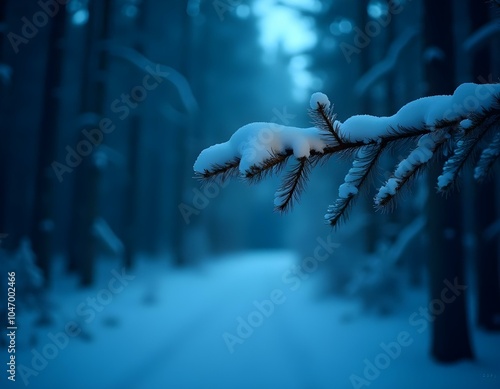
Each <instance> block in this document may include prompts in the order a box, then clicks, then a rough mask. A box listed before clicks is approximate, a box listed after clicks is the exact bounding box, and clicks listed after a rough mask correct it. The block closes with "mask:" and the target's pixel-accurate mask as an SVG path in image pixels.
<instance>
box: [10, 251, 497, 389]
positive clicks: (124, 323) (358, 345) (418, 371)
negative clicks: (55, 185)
mask: <svg viewBox="0 0 500 389" xmlns="http://www.w3.org/2000/svg"><path fill="white" fill-rule="evenodd" d="M296 260H297V258H296V257H295V256H294V255H293V254H292V253H288V252H276V251H275V252H255V253H248V254H240V255H238V256H237V257H235V256H234V255H233V257H226V258H216V259H214V260H212V261H209V262H207V265H204V266H202V267H198V268H196V269H188V270H175V269H169V268H166V267H165V266H164V262H163V261H161V260H157V261H156V262H154V261H150V260H149V261H146V260H143V261H141V263H140V265H139V266H138V267H137V269H135V270H134V271H133V272H132V273H130V274H132V275H133V276H135V278H134V279H133V280H128V281H123V280H122V281H123V284H124V283H127V285H126V286H124V288H123V290H122V291H119V292H118V291H117V290H118V289H121V288H119V286H120V283H119V281H113V282H112V283H111V284H110V281H111V280H112V279H113V278H116V275H112V273H110V270H111V269H113V268H114V269H116V270H118V272H119V273H120V272H121V269H120V267H119V265H117V264H114V263H111V262H107V263H104V264H103V265H102V266H103V268H102V269H101V270H100V278H99V280H98V282H97V286H95V287H93V288H91V289H86V290H81V289H79V290H77V289H75V280H74V279H71V278H68V277H67V276H66V275H63V273H62V272H61V273H60V275H58V276H57V281H56V286H55V288H54V290H52V291H51V298H52V301H54V302H56V303H57V307H56V308H54V311H55V312H57V314H56V320H55V321H56V323H54V324H53V325H51V327H49V328H43V329H37V334H38V336H39V340H38V344H37V345H36V346H35V349H36V350H38V351H39V352H42V351H43V347H45V346H46V345H47V344H49V343H53V342H52V341H51V340H50V339H49V337H48V334H49V332H50V333H52V334H55V333H57V332H58V331H61V329H62V328H63V327H64V325H65V324H66V323H67V322H68V321H70V320H73V319H75V318H76V319H78V321H79V324H78V325H79V326H80V328H83V330H84V331H83V333H84V334H85V336H80V337H77V338H71V339H70V340H69V342H68V344H67V345H65V347H62V348H60V349H58V352H57V355H56V356H55V358H53V359H52V360H48V361H47V365H46V367H44V368H43V369H42V370H41V371H40V372H39V374H38V376H31V377H29V378H28V380H29V387H30V388H44V389H49V388H50V389H68V388H71V389H80V388H82V389H83V388H85V389H88V388H93V389H100V388H103V389H104V388H105V389H115V388H116V389H122V388H131V389H135V388H137V389H146V388H147V389H156V388H159V389H160V388H161V389H165V388H172V389H205V388H217V389H234V388H238V389H245V388H248V389H255V388H262V389H267V388H269V389H270V388H286V389H322V388H325V389H326V388H329V389H332V388H335V389H337V388H353V385H352V384H351V381H350V379H351V375H352V374H356V375H358V376H359V377H360V378H368V379H367V381H366V382H368V383H369V384H370V385H369V386H359V387H369V388H370V389H372V388H384V389H391V388H394V389H399V388H429V389H433V388H464V389H465V388H466V389H470V388H498V387H500V351H499V350H500V335H498V334H497V335H491V334H487V333H483V332H481V331H478V330H477V329H476V328H475V327H474V329H473V334H472V336H473V344H474V347H475V350H476V353H477V360H476V361H475V362H462V363H458V364H451V365H438V364H435V363H433V362H432V361H431V360H430V359H429V357H428V349H429V339H430V330H429V328H427V330H425V331H423V332H422V333H418V331H417V327H414V326H412V325H410V323H409V317H410V316H411V314H412V313H413V312H415V311H418V309H419V307H420V306H425V305H426V304H427V296H426V292H425V290H419V291H413V292H406V293H405V298H404V303H403V305H402V306H401V307H400V308H399V309H398V311H397V313H396V314H395V315H392V316H387V317H377V316H369V315H364V314H362V313H361V312H360V310H359V309H358V306H357V305H356V304H354V303H352V302H348V301H346V300H343V299H340V298H337V297H325V296H324V294H323V295H322V293H320V291H319V289H320V288H319V283H318V280H319V279H318V278H317V277H313V278H310V279H307V280H304V281H302V282H301V283H300V284H299V283H293V284H292V283H288V284H287V283H284V282H283V280H282V277H283V275H284V274H286V272H287V271H288V270H289V269H290V268H291V267H292V266H293V265H294V264H295V262H296ZM123 284H122V285H123ZM297 286H298V288H297V289H296V290H292V287H294V288H293V289H295V287H297ZM276 289H279V290H281V291H282V293H283V295H281V294H280V293H279V292H277V291H275V290H276ZM103 290H104V291H103ZM106 290H108V292H106ZM110 290H111V292H109V291H110ZM273 291H274V295H273ZM115 292H116V293H115ZM110 296H111V297H110ZM89 297H90V298H91V299H92V298H96V301H97V304H96V305H95V308H91V305H89V300H87V298H89ZM271 297H273V298H274V299H275V301H279V302H281V304H279V305H273V310H274V312H272V313H271V314H270V315H269V317H264V316H259V315H258V314H255V313H253V316H252V318H251V320H257V321H256V322H255V323H257V324H259V323H258V320H260V319H259V318H261V319H262V320H261V321H262V323H261V325H260V326H258V327H256V328H254V329H253V332H252V333H251V335H250V336H249V337H247V338H246V339H242V340H241V342H242V343H234V344H233V346H234V352H233V353H230V352H229V349H228V347H227V345H226V343H225V341H224V339H223V334H224V333H230V334H233V335H237V327H238V321H237V318H238V317H240V316H241V317H242V318H244V319H245V321H246V320H247V319H248V316H249V315H251V314H252V312H255V311H256V306H255V305H254V301H257V302H260V303H261V302H262V301H263V300H266V299H270V298H271ZM470 300H471V299H470V298H469V301H470ZM99 301H101V302H105V303H106V304H107V305H101V304H99ZM82 304H83V305H82ZM267 307H268V309H270V308H269V306H267ZM78 309H79V313H76V310H78ZM19 320H22V317H20V318H19ZM86 321H88V323H86ZM403 331H406V332H407V333H408V334H409V337H410V338H411V339H412V340H413V341H412V343H411V344H410V345H407V346H402V347H401V350H400V352H399V355H396V356H395V357H394V358H393V357H384V356H380V355H381V354H384V353H385V352H384V350H383V349H382V348H381V346H380V344H381V343H385V344H389V343H390V342H395V341H397V339H398V336H400V334H401V333H402V332H403ZM20 336H21V335H20ZM233 339H234V338H233ZM49 352H50V351H49ZM32 358H33V354H32V352H30V351H29V350H27V349H26V348H25V349H24V351H23V350H21V349H19V353H18V355H17V360H18V372H17V377H16V378H17V382H16V385H14V386H16V387H24V385H23V379H22V376H21V372H20V371H19V365H21V364H22V365H25V366H27V367H31V360H32ZM368 361H369V362H371V363H375V362H377V363H382V364H383V363H388V366H387V367H385V368H384V369H383V370H380V372H379V373H378V375H377V373H376V372H375V373H373V374H372V375H371V376H370V375H369V374H370V372H368V376H367V377H365V376H364V369H365V368H366V364H367V362H368ZM360 385H362V384H360ZM11 386H12V385H11ZM2 387H4V386H3V384H2ZM5 387H7V385H6V386H5Z"/></svg>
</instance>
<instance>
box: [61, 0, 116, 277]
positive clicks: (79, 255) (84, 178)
mask: <svg viewBox="0 0 500 389" xmlns="http://www.w3.org/2000/svg"><path fill="white" fill-rule="evenodd" d="M111 3H112V2H111V0H99V1H98V0H91V1H90V2H89V20H88V23H87V24H88V25H87V38H86V39H87V42H86V45H85V57H84V58H85V59H84V61H85V66H84V71H83V74H82V106H81V109H80V112H81V114H82V116H83V115H89V114H90V116H92V117H95V120H92V123H91V124H89V123H88V122H87V123H85V124H86V125H87V126H89V125H92V126H97V125H98V123H99V121H100V119H101V117H102V114H103V106H104V101H105V100H104V99H105V92H106V88H105V83H104V80H105V78H104V77H103V75H104V71H105V69H106V62H107V59H106V55H105V53H104V51H103V50H102V49H101V47H100V46H99V45H100V43H101V42H103V41H105V40H106V39H107V37H108V36H109V23H110V20H109V16H110V15H111V12H110V11H111ZM94 128H95V127H94ZM87 129H88V128H87ZM82 130H83V128H80V129H79V135H78V140H77V143H76V145H78V144H79V143H80V142H84V141H86V142H88V140H87V139H86V138H85V137H84V135H83V133H82ZM82 159H83V162H82V163H81V164H80V165H79V166H77V167H75V169H74V174H75V185H74V197H73V215H72V220H71V223H72V226H71V245H70V253H69V255H70V259H69V261H70V262H69V263H70V266H71V267H73V268H75V267H76V268H77V269H78V271H79V273H80V281H81V284H82V285H84V286H87V285H90V284H92V280H93V269H94V262H95V255H96V252H95V251H96V242H95V236H94V233H93V226H94V222H95V220H96V218H97V217H98V215H99V206H98V198H99V196H98V194H99V190H98V189H99V181H100V168H101V166H102V159H100V157H99V156H98V155H96V150H95V148H94V149H93V150H92V154H91V155H88V156H84V157H82Z"/></svg>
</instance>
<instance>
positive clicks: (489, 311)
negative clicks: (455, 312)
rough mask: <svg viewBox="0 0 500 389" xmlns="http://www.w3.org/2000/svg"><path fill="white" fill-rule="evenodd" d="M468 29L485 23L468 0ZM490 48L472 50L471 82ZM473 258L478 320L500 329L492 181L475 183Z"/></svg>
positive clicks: (486, 69)
mask: <svg viewBox="0 0 500 389" xmlns="http://www.w3.org/2000/svg"><path fill="white" fill-rule="evenodd" d="M469 15H470V17H471V22H472V23H471V32H472V33H474V32H475V31H477V29H479V28H480V27H482V26H483V25H484V24H486V23H488V22H489V20H490V18H489V12H488V7H487V5H481V6H480V5H479V4H478V3H477V1H474V0H469ZM490 49H491V47H490V46H489V45H488V46H486V47H484V48H481V49H479V50H478V51H476V52H475V53H474V57H473V59H472V76H473V80H474V82H480V81H479V80H480V79H488V75H489V74H491V70H492V69H491V64H492V58H491V52H490ZM474 189H475V204H474V206H475V210H476V212H475V213H474V214H475V216H476V220H475V230H476V245H477V246H476V247H477V250H476V252H475V261H476V271H477V302H478V304H477V323H478V325H479V326H480V327H482V328H484V329H486V330H500V273H499V266H498V264H499V251H498V242H497V240H496V239H494V238H493V237H489V236H488V234H487V229H488V227H489V226H491V225H492V224H493V223H494V222H495V221H496V218H497V212H495V210H496V190H495V183H494V182H493V181H491V180H490V181H487V182H485V183H483V184H480V185H475V186H474Z"/></svg>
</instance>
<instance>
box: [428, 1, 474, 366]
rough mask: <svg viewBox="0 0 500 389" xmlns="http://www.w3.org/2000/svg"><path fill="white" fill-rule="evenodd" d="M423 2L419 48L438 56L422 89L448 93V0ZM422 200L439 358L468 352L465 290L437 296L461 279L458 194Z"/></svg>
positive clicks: (432, 180)
mask: <svg viewBox="0 0 500 389" xmlns="http://www.w3.org/2000/svg"><path fill="white" fill-rule="evenodd" d="M424 4H425V37H424V39H425V45H424V50H426V49H429V48H432V50H440V51H441V52H442V53H443V56H436V57H435V58H434V59H433V60H430V61H427V62H426V64H425V78H426V82H427V87H428V90H427V94H428V95H438V94H450V93H453V90H454V88H455V72H454V69H455V63H454V44H455V43H454V39H453V30H452V28H453V1H452V0H442V1H439V2H435V1H432V0H425V3H424ZM440 171H441V170H440V169H439V168H437V167H436V168H434V169H433V170H432V172H431V173H430V174H429V187H430V188H434V187H435V186H436V182H437V176H438V175H439V174H440ZM427 206H428V209H427V211H428V234H429V243H430V247H429V249H430V253H429V273H430V274H429V281H430V301H431V303H430V308H431V317H432V318H433V321H432V330H433V331H432V346H431V354H432V356H433V357H434V358H435V359H436V360H437V361H440V362H454V361H458V360H461V359H469V358H473V353H472V347H471V343H470V339H469V326H468V321H467V309H466V298H465V292H464V291H463V290H460V289H459V290H458V292H457V295H456V296H455V299H454V300H453V301H444V299H443V291H444V290H445V289H446V288H448V289H450V288H449V286H447V284H448V283H451V284H456V285H464V284H465V274H464V250H463V246H462V231H461V228H460V225H461V220H460V215H461V212H460V208H461V206H460V201H459V196H458V195H457V194H455V195H454V196H452V197H450V198H448V199H445V198H443V197H442V196H440V195H438V194H436V193H430V195H429V200H428V204H427ZM448 293H450V292H448ZM444 295H446V293H445V294H444ZM447 300H448V299H447ZM434 301H437V302H441V304H443V305H444V310H442V309H441V307H442V306H443V305H440V304H439V303H436V304H432V302H434ZM432 309H434V311H433V310H432Z"/></svg>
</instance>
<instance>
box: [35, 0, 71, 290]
mask: <svg viewBox="0 0 500 389" xmlns="http://www.w3.org/2000/svg"><path fill="white" fill-rule="evenodd" d="M65 23H66V8H65V6H64V5H61V6H60V8H59V12H57V14H56V15H55V16H54V17H53V18H52V19H51V32H50V37H49V43H48V44H49V48H48V56H47V58H48V62H47V69H46V74H45V86H44V94H43V110H42V118H41V123H40V130H39V138H38V159H37V165H36V166H37V172H36V178H35V180H36V181H35V198H34V209H33V212H34V218H33V229H32V233H31V239H32V242H33V251H34V253H35V255H36V258H37V264H38V266H39V267H40V269H41V270H42V272H43V275H44V278H45V281H46V282H49V281H50V278H49V276H50V262H51V257H52V251H53V250H52V244H53V242H52V240H53V232H54V209H53V205H54V204H53V198H54V184H55V183H54V180H55V176H54V172H53V170H52V167H51V164H52V162H53V161H54V160H55V159H56V152H57V151H56V147H57V140H58V137H59V135H58V125H57V118H58V112H59V105H60V103H59V97H58V95H57V93H56V89H57V88H58V87H59V85H60V83H61V73H62V62H63V52H62V47H63V45H62V44H61V40H62V38H63V36H64V30H65Z"/></svg>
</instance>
